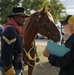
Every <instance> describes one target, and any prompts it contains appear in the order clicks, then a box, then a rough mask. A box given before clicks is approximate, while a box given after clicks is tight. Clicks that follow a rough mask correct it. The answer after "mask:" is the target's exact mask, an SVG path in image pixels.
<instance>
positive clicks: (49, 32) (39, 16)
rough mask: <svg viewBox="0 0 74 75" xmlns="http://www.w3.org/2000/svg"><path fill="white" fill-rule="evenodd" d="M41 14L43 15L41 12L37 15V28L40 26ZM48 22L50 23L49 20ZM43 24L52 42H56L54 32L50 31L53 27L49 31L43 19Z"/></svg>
mask: <svg viewBox="0 0 74 75" xmlns="http://www.w3.org/2000/svg"><path fill="white" fill-rule="evenodd" d="M42 16H44V15H43V14H41V15H38V18H37V29H39V27H40V26H41V24H40V22H41V18H42ZM49 23H50V21H49ZM43 25H44V29H45V30H46V31H47V33H48V34H50V37H51V39H52V40H53V41H54V42H56V39H55V36H54V34H53V33H52V31H53V30H54V29H55V28H53V29H52V30H51V31H50V30H49V28H48V27H47V25H46V22H45V21H43Z"/></svg>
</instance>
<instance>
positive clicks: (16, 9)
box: [8, 7, 29, 17]
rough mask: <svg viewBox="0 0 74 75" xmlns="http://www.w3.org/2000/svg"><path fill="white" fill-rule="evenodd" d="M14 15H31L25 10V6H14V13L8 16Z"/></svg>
mask: <svg viewBox="0 0 74 75" xmlns="http://www.w3.org/2000/svg"><path fill="white" fill-rule="evenodd" d="M13 16H24V17H29V15H28V14H26V13H25V12H24V8H23V7H14V8H13V9H12V13H11V14H9V15H8V17H13Z"/></svg>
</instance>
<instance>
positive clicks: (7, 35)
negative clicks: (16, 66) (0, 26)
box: [1, 28, 16, 68]
mask: <svg viewBox="0 0 74 75" xmlns="http://www.w3.org/2000/svg"><path fill="white" fill-rule="evenodd" d="M15 42H16V36H15V33H14V30H13V29H12V28H10V29H7V30H5V31H4V32H3V35H2V39H1V43H2V49H1V51H2V54H1V57H2V61H3V64H4V67H5V68H7V67H10V66H11V65H12V55H13V47H14V43H15Z"/></svg>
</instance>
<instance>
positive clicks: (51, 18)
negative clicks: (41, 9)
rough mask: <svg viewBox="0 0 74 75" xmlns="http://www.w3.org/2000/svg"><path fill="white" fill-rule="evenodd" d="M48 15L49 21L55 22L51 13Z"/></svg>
mask: <svg viewBox="0 0 74 75" xmlns="http://www.w3.org/2000/svg"><path fill="white" fill-rule="evenodd" d="M48 14H49V19H50V20H51V21H52V22H54V19H53V17H52V15H51V14H50V13H48Z"/></svg>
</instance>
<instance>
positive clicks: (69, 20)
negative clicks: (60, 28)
mask: <svg viewBox="0 0 74 75" xmlns="http://www.w3.org/2000/svg"><path fill="white" fill-rule="evenodd" d="M60 23H61V24H62V25H65V24H70V25H74V15H68V16H67V18H66V19H65V20H63V21H60Z"/></svg>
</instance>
